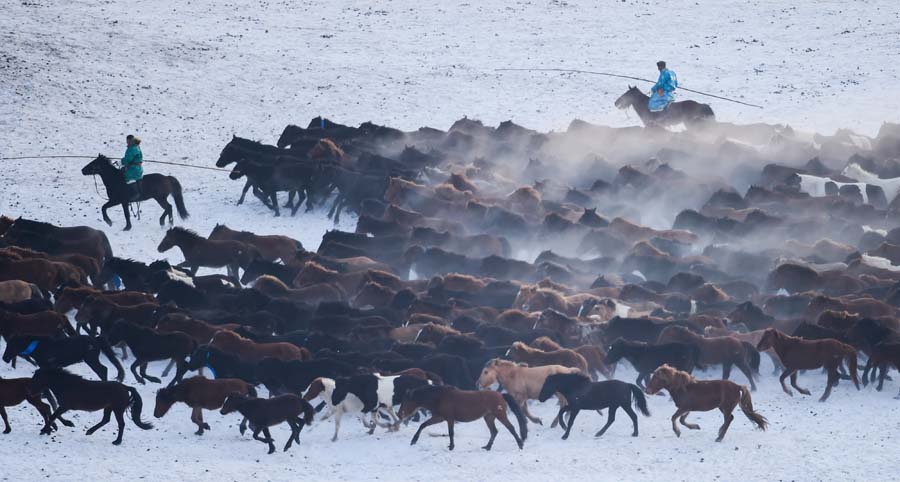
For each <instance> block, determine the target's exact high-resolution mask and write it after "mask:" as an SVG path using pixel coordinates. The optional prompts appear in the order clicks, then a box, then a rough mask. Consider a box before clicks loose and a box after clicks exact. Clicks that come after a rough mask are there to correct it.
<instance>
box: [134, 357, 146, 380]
mask: <svg viewBox="0 0 900 482" xmlns="http://www.w3.org/2000/svg"><path fill="white" fill-rule="evenodd" d="M140 364H141V361H140V360H138V359H135V360H134V363H132V364H131V373H132V375H134V379H135V380H137V381H138V383H140V384H141V385H144V384H145V383H147V382H145V381H144V379H143V378H141V375H140V374H139V373H138V371H137V369H138V365H140Z"/></svg>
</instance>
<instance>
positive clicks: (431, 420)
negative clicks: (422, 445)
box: [409, 414, 444, 445]
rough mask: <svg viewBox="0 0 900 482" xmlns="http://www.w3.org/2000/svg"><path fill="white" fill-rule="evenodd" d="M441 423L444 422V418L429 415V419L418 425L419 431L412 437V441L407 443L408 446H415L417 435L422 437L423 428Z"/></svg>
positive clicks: (417, 439)
mask: <svg viewBox="0 0 900 482" xmlns="http://www.w3.org/2000/svg"><path fill="white" fill-rule="evenodd" d="M443 421H444V417H441V416H438V415H435V414H432V415H431V418H429V419H428V420H426V421H424V422H422V424H421V425H419V429H418V430H416V434H415V435H413V438H412V440H411V441H410V442H409V444H410V445H415V444H416V442H418V441H419V435H422V429H424V428H425V427H428V426H429V425H434V424H436V423H441V422H443Z"/></svg>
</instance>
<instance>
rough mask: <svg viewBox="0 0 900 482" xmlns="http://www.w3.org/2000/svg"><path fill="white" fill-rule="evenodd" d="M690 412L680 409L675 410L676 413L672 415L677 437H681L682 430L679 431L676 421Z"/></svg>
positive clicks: (673, 427) (673, 429)
mask: <svg viewBox="0 0 900 482" xmlns="http://www.w3.org/2000/svg"><path fill="white" fill-rule="evenodd" d="M688 412H690V410H685V409H683V408H679V409H678V410H675V413H674V414H673V415H672V431H673V432H675V436H676V437H681V430H678V425H676V424H675V421H676V420H678V417H681V416H682V415H684V414H686V413H688Z"/></svg>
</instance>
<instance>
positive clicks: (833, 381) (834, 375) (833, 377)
mask: <svg viewBox="0 0 900 482" xmlns="http://www.w3.org/2000/svg"><path fill="white" fill-rule="evenodd" d="M840 363H841V362H840V360H838V362H837V364H840ZM827 368H828V381H827V382H826V384H825V393H823V394H822V398H820V399H819V401H820V402H824V401H825V400H828V396H829V395H831V387H833V386H834V385H837V380H838V378H839V377H840V374H838V371H837V366H835V364H832V365H829V366H828V367H827Z"/></svg>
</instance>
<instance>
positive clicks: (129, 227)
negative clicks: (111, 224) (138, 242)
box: [122, 226, 131, 231]
mask: <svg viewBox="0 0 900 482" xmlns="http://www.w3.org/2000/svg"><path fill="white" fill-rule="evenodd" d="M122 231H131V226H126V227H125V229H123V230H122Z"/></svg>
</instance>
